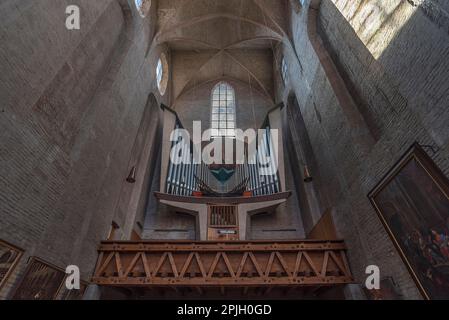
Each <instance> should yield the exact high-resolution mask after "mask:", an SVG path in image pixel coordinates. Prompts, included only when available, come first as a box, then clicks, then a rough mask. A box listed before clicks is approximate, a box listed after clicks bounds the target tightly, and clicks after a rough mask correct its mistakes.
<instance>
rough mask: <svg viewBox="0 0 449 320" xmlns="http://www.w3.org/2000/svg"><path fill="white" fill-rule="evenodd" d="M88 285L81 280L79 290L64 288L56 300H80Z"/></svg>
mask: <svg viewBox="0 0 449 320" xmlns="http://www.w3.org/2000/svg"><path fill="white" fill-rule="evenodd" d="M88 285H89V283H88V282H86V281H82V280H81V282H80V289H79V290H76V289H73V290H68V289H67V288H64V290H61V291H62V293H61V294H60V296H59V298H58V299H60V300H82V299H83V296H84V293H85V292H86V289H87V286H88Z"/></svg>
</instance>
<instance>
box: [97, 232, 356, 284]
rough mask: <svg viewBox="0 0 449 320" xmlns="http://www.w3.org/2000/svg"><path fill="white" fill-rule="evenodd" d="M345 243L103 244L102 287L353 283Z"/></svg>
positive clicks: (99, 264) (99, 268)
mask: <svg viewBox="0 0 449 320" xmlns="http://www.w3.org/2000/svg"><path fill="white" fill-rule="evenodd" d="M345 252H346V247H345V244H344V242H343V241H316V240H314V241H310V240H305V241H276V242H273V241H271V242H268V241H267V242H264V241H249V242H226V243H223V242H187V241H142V242H102V243H101V245H100V248H99V258H98V262H97V266H96V269H95V272H94V276H93V279H92V281H93V282H94V283H96V284H98V285H103V286H130V287H133V286H139V287H151V286H158V287H163V286H170V287H186V286H190V287H212V286H216V287H251V286H257V287H263V286H331V285H338V284H347V283H351V282H352V276H351V272H350V269H349V266H348V263H347V260H346V253H345Z"/></svg>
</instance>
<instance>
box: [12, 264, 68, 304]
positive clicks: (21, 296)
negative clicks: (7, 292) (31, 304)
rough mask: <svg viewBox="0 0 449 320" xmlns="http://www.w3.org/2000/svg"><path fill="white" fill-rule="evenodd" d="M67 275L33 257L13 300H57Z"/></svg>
mask: <svg viewBox="0 0 449 320" xmlns="http://www.w3.org/2000/svg"><path fill="white" fill-rule="evenodd" d="M65 279H66V273H65V271H64V270H62V269H61V268H59V267H57V266H54V265H52V264H50V263H48V262H46V261H44V260H42V259H40V258H38V257H31V258H30V261H29V263H28V266H27V268H26V270H25V273H24V275H23V276H22V279H21V280H20V282H19V284H18V285H17V287H16V289H15V291H14V294H13V296H12V299H13V300H55V299H56V298H57V297H58V294H59V292H60V290H61V288H62V286H63V285H64V281H65Z"/></svg>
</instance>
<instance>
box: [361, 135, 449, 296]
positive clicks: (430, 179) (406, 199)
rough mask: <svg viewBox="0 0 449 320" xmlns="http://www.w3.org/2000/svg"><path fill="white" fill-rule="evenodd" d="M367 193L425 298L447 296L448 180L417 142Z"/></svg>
mask: <svg viewBox="0 0 449 320" xmlns="http://www.w3.org/2000/svg"><path fill="white" fill-rule="evenodd" d="M368 197H369V199H370V201H371V203H372V205H373V206H374V208H375V210H376V212H377V215H378V216H379V218H380V220H381V222H382V224H383V225H384V227H385V229H386V231H387V233H388V235H389V236H390V238H391V240H392V241H393V243H394V245H395V247H396V249H397V250H398V252H399V254H400V256H401V258H402V260H403V261H404V263H405V265H406V266H407V268H408V270H409V271H410V273H411V275H412V278H413V280H414V281H415V283H416V284H417V286H418V288H419V290H420V292H421V293H422V295H423V297H424V298H425V299H448V298H449V247H448V240H449V180H448V178H447V177H446V176H445V175H444V174H443V172H442V171H441V170H440V169H439V168H438V167H437V165H436V164H435V163H434V162H433V160H432V159H431V158H430V157H429V156H428V155H427V153H426V152H425V151H424V150H423V148H422V147H421V146H420V145H419V144H418V143H415V144H413V146H412V147H411V148H410V149H409V150H408V151H407V152H406V153H405V155H404V156H403V157H402V158H401V159H400V160H399V162H398V163H396V165H395V166H394V167H393V168H392V169H391V170H390V171H389V172H388V173H387V174H386V176H385V177H384V178H383V179H382V180H381V182H380V183H379V184H378V185H377V186H376V187H375V188H374V189H373V190H372V191H371V192H370V193H369V195H368Z"/></svg>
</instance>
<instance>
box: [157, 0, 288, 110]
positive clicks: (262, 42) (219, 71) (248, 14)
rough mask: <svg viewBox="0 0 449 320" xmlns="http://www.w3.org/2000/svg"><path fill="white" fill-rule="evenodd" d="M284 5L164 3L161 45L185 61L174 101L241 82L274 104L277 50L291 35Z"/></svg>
mask: <svg viewBox="0 0 449 320" xmlns="http://www.w3.org/2000/svg"><path fill="white" fill-rule="evenodd" d="M286 7H287V5H286V1H284V0H159V2H158V32H157V34H156V37H155V41H156V43H157V44H167V45H168V46H169V47H170V49H171V50H172V51H173V52H175V55H178V56H182V59H183V60H185V62H186V63H183V64H182V65H183V70H174V79H173V92H172V94H173V98H174V99H173V101H176V99H177V98H178V97H179V96H180V95H182V94H183V93H186V92H188V91H189V90H191V89H193V88H194V87H195V86H198V85H201V84H203V83H206V82H209V81H214V80H218V79H226V78H227V79H235V80H237V81H240V82H244V83H247V84H249V83H250V84H251V86H252V87H254V89H255V90H258V91H259V92H260V93H261V94H263V95H265V96H266V97H267V98H268V99H270V100H273V99H274V97H273V96H274V92H273V91H274V89H273V88H274V86H273V49H274V48H275V46H276V45H277V44H278V43H279V42H280V41H282V39H283V38H284V37H285V34H286V31H285V30H286V25H287V21H286V20H287V19H286V17H287V14H286V10H287V9H286Z"/></svg>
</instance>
